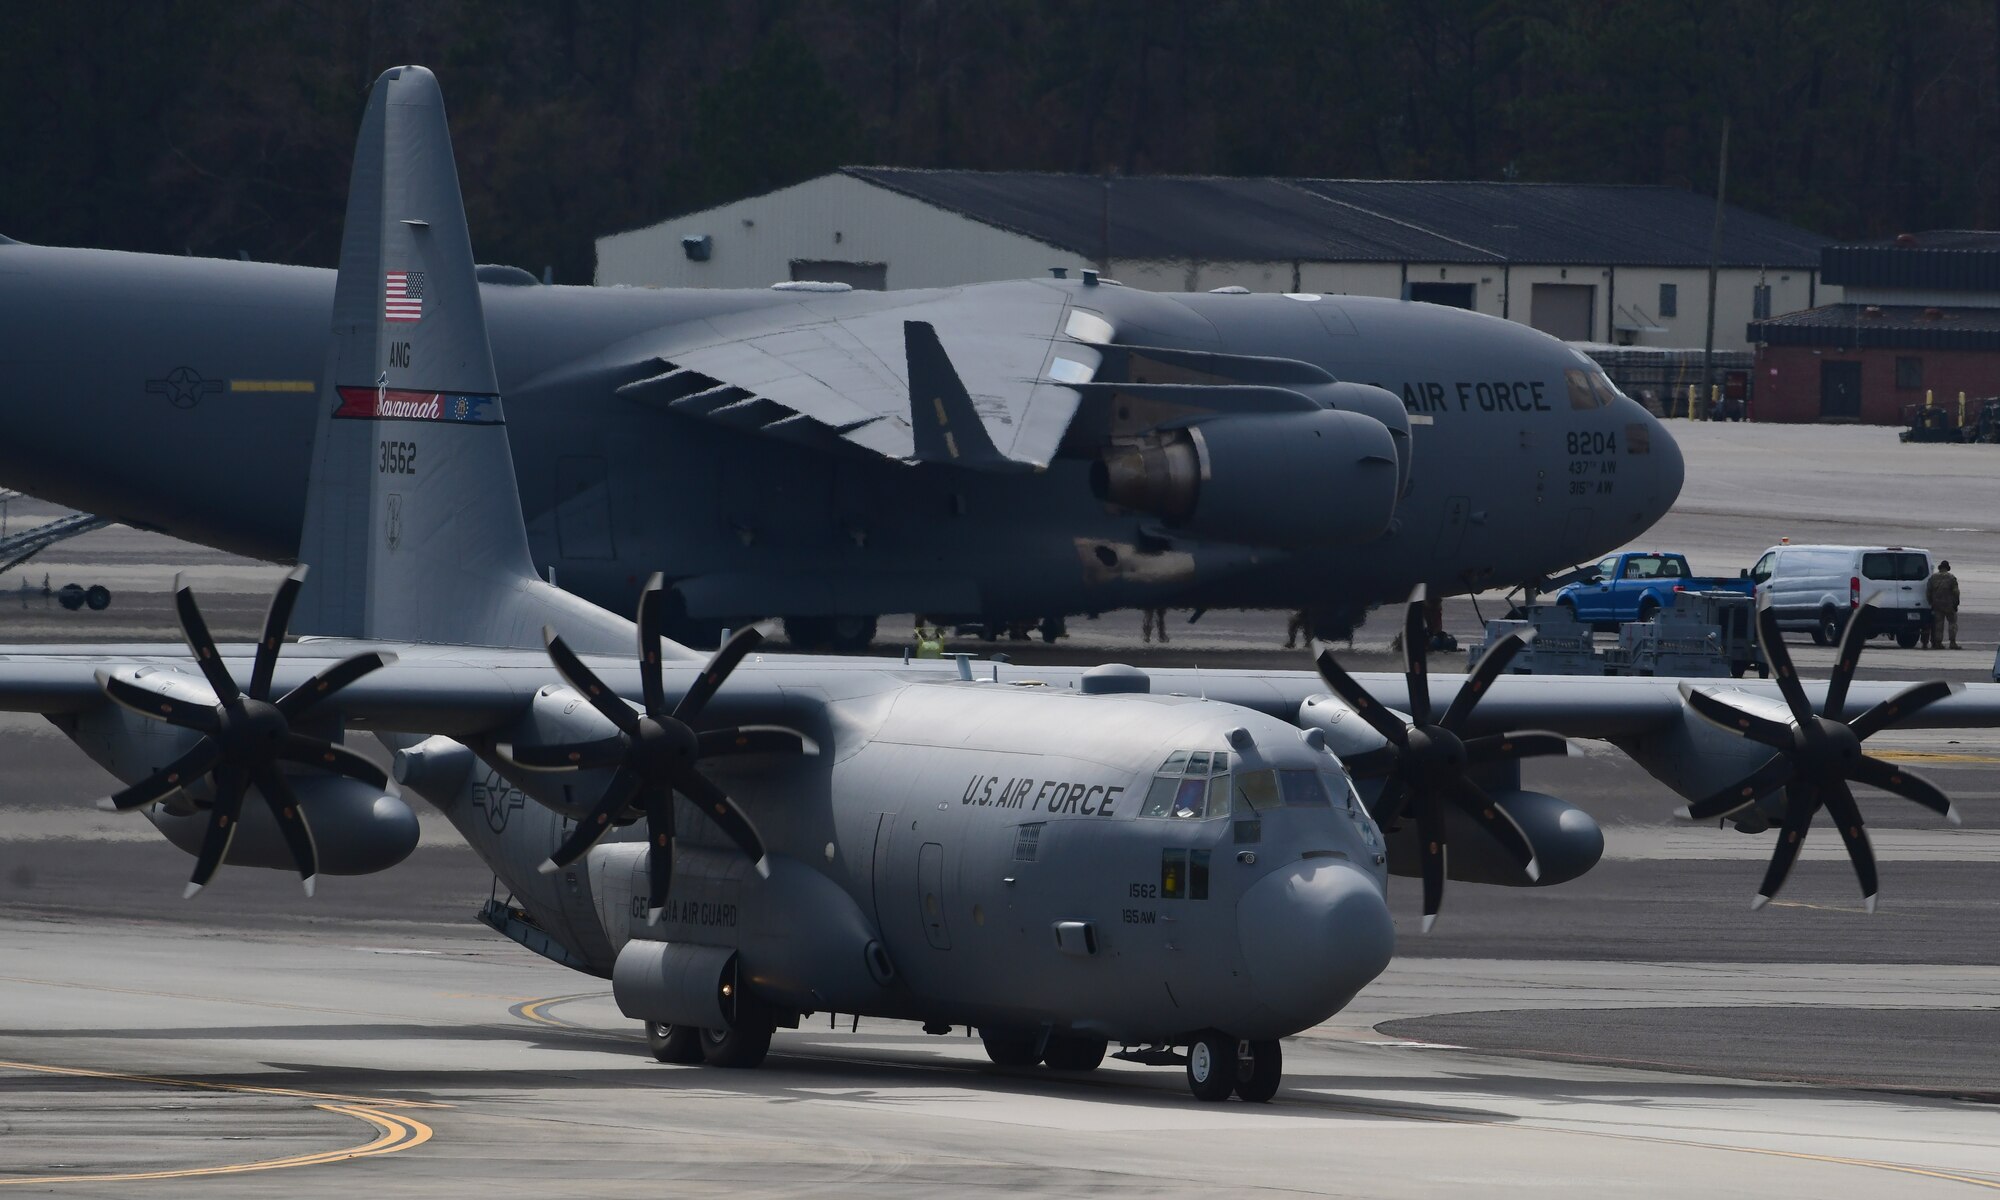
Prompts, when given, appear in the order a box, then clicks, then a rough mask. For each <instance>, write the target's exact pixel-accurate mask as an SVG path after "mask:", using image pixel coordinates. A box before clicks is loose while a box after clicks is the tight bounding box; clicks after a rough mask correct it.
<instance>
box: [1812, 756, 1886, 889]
mask: <svg viewBox="0 0 2000 1200" xmlns="http://www.w3.org/2000/svg"><path fill="white" fill-rule="evenodd" d="M1820 794H1821V795H1822V796H1823V797H1825V800H1826V811H1827V815H1828V816H1830V817H1832V818H1833V820H1834V823H1835V824H1836V825H1838V826H1839V828H1840V840H1841V841H1843V842H1846V843H1847V857H1848V858H1849V860H1851V861H1852V862H1853V863H1854V875H1855V878H1857V879H1859V880H1860V881H1861V899H1862V900H1863V901H1865V902H1866V903H1867V905H1868V911H1869V912H1874V911H1875V896H1876V893H1877V892H1879V891H1880V890H1881V881H1880V880H1879V879H1877V878H1876V876H1875V848H1874V847H1873V846H1870V845H1869V844H1868V826H1867V825H1866V824H1864V823H1863V822H1862V820H1861V806H1860V805H1858V804H1856V803H1855V802H1854V793H1853V792H1850V791H1848V790H1847V785H1846V784H1844V783H1840V782H1837V781H1836V782H1834V783H1829V784H1826V785H1825V787H1824V788H1823V790H1822V791H1821V792H1820Z"/></svg>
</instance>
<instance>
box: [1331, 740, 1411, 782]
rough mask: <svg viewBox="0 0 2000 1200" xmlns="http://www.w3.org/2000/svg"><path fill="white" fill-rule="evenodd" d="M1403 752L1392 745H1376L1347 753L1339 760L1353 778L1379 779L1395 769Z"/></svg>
mask: <svg viewBox="0 0 2000 1200" xmlns="http://www.w3.org/2000/svg"><path fill="white" fill-rule="evenodd" d="M1402 757H1403V752H1402V751H1400V750H1398V749H1396V748H1395V747H1394V746H1377V747H1375V748H1374V749H1373V750H1363V751H1362V752H1361V753H1359V754H1349V755H1346V756H1344V757H1343V758H1342V759H1341V760H1340V765H1341V766H1343V767H1346V768H1347V774H1348V775H1349V777H1351V778H1354V779H1380V778H1382V777H1383V776H1384V775H1387V774H1388V773H1389V772H1391V771H1393V770H1395V769H1396V763H1397V762H1398V761H1399V760H1401V759H1402Z"/></svg>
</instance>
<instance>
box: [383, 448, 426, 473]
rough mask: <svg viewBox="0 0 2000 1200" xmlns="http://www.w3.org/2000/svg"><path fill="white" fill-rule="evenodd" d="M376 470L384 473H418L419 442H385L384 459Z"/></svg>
mask: <svg viewBox="0 0 2000 1200" xmlns="http://www.w3.org/2000/svg"><path fill="white" fill-rule="evenodd" d="M376 470H377V471H379V472H381V473H382V474H384V475H415V474H416V473H417V444H416V443H415V442H383V443H382V461H381V463H380V464H379V465H378V466H377V467H376Z"/></svg>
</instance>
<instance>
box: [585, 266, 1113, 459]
mask: <svg viewBox="0 0 2000 1200" xmlns="http://www.w3.org/2000/svg"><path fill="white" fill-rule="evenodd" d="M1069 308H1070V303H1069V298H1068V296H1067V294H1066V293H1065V292H1063V291H1062V290H1061V289H1059V288H1055V287H1051V286H1048V285H1046V284H1043V283H1039V282H1036V281H1033V280H1026V281H1020V282H1016V283H1009V284H997V285H995V284H989V285H984V286H982V287H980V288H979V289H978V291H977V293H976V294H973V293H969V292H968V291H967V290H966V289H962V288H956V289H942V290H936V291H921V292H883V293H861V292H842V293H837V294H831V293H830V294H825V295H814V296H812V298H810V299H807V300H804V301H802V302H800V303H798V304H795V305H782V306H779V307H775V308H764V309H759V310H756V311H749V312H740V313H733V314H729V315H725V316H718V317H712V318H709V319H706V320H701V321H692V322H688V323H685V324H682V325H675V326H671V327H668V328H665V329H661V330H658V331H656V332H654V333H651V334H648V335H645V336H644V337H643V338H640V339H637V340H635V341H634V342H633V343H629V344H628V348H629V349H630V350H631V352H632V356H631V359H630V362H631V364H632V369H633V371H634V373H635V377H634V378H633V379H631V380H630V381H629V382H627V383H625V384H623V385H622V386H620V387H619V388H618V392H619V394H620V395H623V396H625V397H627V398H629V399H631V400H633V401H635V402H637V403H641V404H646V405H650V406H654V407H658V408H662V409H665V410H667V411H671V412H677V413H682V414H685V415H688V416H692V417H696V418H700V419H705V420H711V421H715V422H718V423H720V424H724V425H729V426H732V427H734V428H739V429H743V430H746V431H752V432H759V433H764V434H768V435H770V436H773V437H781V438H787V439H789V440H793V441H799V442H804V443H806V444H812V445H822V446H837V445H839V444H841V443H846V444H849V445H853V446H859V447H862V448H864V449H867V450H872V451H874V452H875V453H877V454H881V455H884V456H886V457H889V458H896V459H903V460H907V461H927V460H942V459H945V458H947V457H948V458H949V459H951V460H952V461H955V462H957V463H958V465H962V466H968V467H974V468H977V469H983V470H1035V469H1039V468H1042V467H1046V466H1047V465H1048V463H1049V461H1050V459H1052V458H1053V457H1054V456H1055V452H1056V447H1057V446H1058V445H1059V444H1060V443H1061V441H1062V438H1063V434H1064V433H1065V432H1067V430H1068V429H1069V422H1070V418H1071V416H1072V415H1074V413H1075V412H1076V407H1077V404H1078V401H1079V395H1078V393H1077V392H1076V391H1075V390H1074V388H1073V387H1072V386H1070V385H1072V384H1077V383H1084V382H1087V381H1089V379H1090V378H1091V377H1092V375H1093V374H1094V373H1095V371H1096V369H1097V366H1098V364H1099V362H1100V355H1099V353H1098V351H1097V349H1096V348H1095V347H1094V346H1092V345H1090V344H1089V343H1086V342H1083V341H1080V340H1078V339H1076V338H1074V337H1071V336H1069V334H1067V333H1066V332H1065V330H1066V328H1067V324H1066V323H1067V322H1068V312H1069ZM913 324H914V325H917V326H928V327H929V329H930V330H931V331H932V337H931V338H930V339H929V340H930V342H934V344H935V345H937V346H941V347H942V349H943V356H944V358H945V359H946V360H948V363H949V370H947V372H946V373H947V374H950V373H951V372H955V373H956V377H957V381H958V382H959V383H962V385H963V386H962V391H963V392H964V393H965V394H966V395H967V396H969V398H970V402H971V409H972V410H973V411H974V412H975V413H976V416H977V422H978V424H979V425H980V426H981V427H982V428H981V429H978V430H970V431H968V430H965V429H963V428H962V427H961V428H960V429H959V430H958V431H957V432H956V433H955V435H954V437H953V438H952V439H951V442H952V444H953V445H954V447H956V446H958V445H960V444H964V443H966V442H967V441H968V440H970V442H971V443H972V446H976V447H980V448H982V449H983V444H984V443H990V444H991V447H992V453H991V454H983V453H972V452H969V451H970V450H971V448H972V447H968V448H967V449H968V452H966V453H958V452H956V450H954V452H953V453H951V454H950V455H945V454H942V453H932V452H929V451H928V450H927V448H926V447H927V441H930V440H931V439H928V438H927V434H929V433H931V432H932V431H933V429H934V426H935V424H936V423H939V422H946V423H947V424H948V417H949V415H950V414H949V411H948V409H947V408H946V407H945V406H944V405H942V404H936V405H934V404H933V403H932V400H933V397H932V396H931V395H929V394H927V393H928V390H929V389H927V387H926V380H925V378H924V375H925V369H924V363H925V361H926V360H925V356H924V350H925V349H926V345H917V346H913V345H912V337H913V330H912V329H911V326H912V325H913ZM927 344H928V343H927ZM933 361H935V360H933ZM913 363H915V364H917V366H916V368H915V369H913V368H912V364H913ZM913 375H915V376H916V378H915V379H914V380H913V378H912V376H913ZM913 384H914V393H915V394H913ZM947 387H949V384H947ZM954 390H955V389H954ZM967 433H970V435H971V436H970V439H968V437H967V436H966V434H967ZM935 440H936V441H937V442H938V443H940V444H942V442H943V439H942V438H941V437H940V438H938V439H935Z"/></svg>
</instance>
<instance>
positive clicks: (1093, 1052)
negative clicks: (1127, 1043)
mask: <svg viewBox="0 0 2000 1200" xmlns="http://www.w3.org/2000/svg"><path fill="white" fill-rule="evenodd" d="M979 1040H980V1043H981V1044H982V1045H984V1046H985V1047H986V1057H988V1058H990V1059H992V1060H993V1062H994V1064H995V1065H997V1066H1002V1067H1032V1066H1034V1065H1035V1064H1036V1063H1046V1064H1047V1065H1048V1068H1049V1070H1051V1071H1095V1070H1096V1069H1097V1067H1098V1065H1099V1064H1100V1063H1102V1062H1103V1061H1104V1052H1105V1050H1106V1049H1107V1048H1108V1046H1107V1043H1106V1042H1105V1040H1104V1039H1103V1038H1094V1037H1085V1036H1082V1035H1073V1034H1063V1033H1052V1034H1049V1035H1048V1038H1047V1039H1046V1040H1044V1039H1043V1038H1042V1036H1041V1034H1039V1033H1037V1032H1035V1031H1034V1030H1019V1029H981V1030H980V1031H979Z"/></svg>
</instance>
